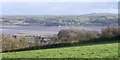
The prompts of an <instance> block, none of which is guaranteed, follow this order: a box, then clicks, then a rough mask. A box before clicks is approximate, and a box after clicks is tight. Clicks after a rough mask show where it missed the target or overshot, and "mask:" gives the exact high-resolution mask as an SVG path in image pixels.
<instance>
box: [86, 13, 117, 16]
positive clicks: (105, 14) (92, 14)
mask: <svg viewBox="0 0 120 60" xmlns="http://www.w3.org/2000/svg"><path fill="white" fill-rule="evenodd" d="M117 15H118V14H114V13H90V14H84V16H117Z"/></svg>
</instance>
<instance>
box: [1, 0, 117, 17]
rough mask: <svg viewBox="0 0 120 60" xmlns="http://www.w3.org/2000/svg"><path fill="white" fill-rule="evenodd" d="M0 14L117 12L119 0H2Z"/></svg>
mask: <svg viewBox="0 0 120 60" xmlns="http://www.w3.org/2000/svg"><path fill="white" fill-rule="evenodd" d="M0 8H2V9H0V11H1V12H0V15H1V14H2V15H81V14H88V13H117V12H118V0H100V1H98V0H2V5H0Z"/></svg>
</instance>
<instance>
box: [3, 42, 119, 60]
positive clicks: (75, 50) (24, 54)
mask: <svg viewBox="0 0 120 60" xmlns="http://www.w3.org/2000/svg"><path fill="white" fill-rule="evenodd" d="M2 58H118V43H108V44H97V45H90V46H74V47H65V48H54V49H42V50H30V51H21V52H8V53H2Z"/></svg>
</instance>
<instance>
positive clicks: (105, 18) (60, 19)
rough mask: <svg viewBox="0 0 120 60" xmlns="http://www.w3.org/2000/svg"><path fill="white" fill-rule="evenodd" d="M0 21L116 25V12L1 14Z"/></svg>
mask: <svg viewBox="0 0 120 60" xmlns="http://www.w3.org/2000/svg"><path fill="white" fill-rule="evenodd" d="M0 23H3V24H17V25H36V24H37V25H44V26H59V25H61V26H79V25H117V24H118V17H117V14H112V13H91V14H85V15H77V16H72V15H68V16H64V15H63V16H59V15H58V16H54V15H51V16H49V15H36V16H35V15H34V16H32V15H28V16H22V15H21V16H2V17H1V18H0Z"/></svg>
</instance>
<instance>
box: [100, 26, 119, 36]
mask: <svg viewBox="0 0 120 60" xmlns="http://www.w3.org/2000/svg"><path fill="white" fill-rule="evenodd" d="M101 35H102V37H106V38H112V37H114V36H117V35H120V30H119V28H118V27H110V26H109V27H107V28H105V29H102V31H101Z"/></svg>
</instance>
